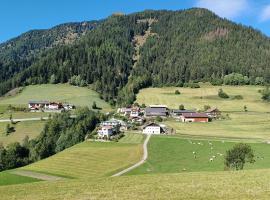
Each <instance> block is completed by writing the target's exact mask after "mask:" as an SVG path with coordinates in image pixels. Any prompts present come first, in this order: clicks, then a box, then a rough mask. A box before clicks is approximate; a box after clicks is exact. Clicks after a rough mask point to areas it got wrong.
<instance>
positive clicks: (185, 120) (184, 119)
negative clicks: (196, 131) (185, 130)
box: [181, 117, 208, 122]
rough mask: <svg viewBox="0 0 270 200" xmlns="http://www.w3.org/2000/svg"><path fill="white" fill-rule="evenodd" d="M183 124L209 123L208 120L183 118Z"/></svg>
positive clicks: (204, 118)
mask: <svg viewBox="0 0 270 200" xmlns="http://www.w3.org/2000/svg"><path fill="white" fill-rule="evenodd" d="M181 119H182V122H208V118H206V117H202V118H181Z"/></svg>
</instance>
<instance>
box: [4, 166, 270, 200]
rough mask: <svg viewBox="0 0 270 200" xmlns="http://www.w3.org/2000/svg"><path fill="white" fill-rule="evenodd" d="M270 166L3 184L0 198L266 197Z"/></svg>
mask: <svg viewBox="0 0 270 200" xmlns="http://www.w3.org/2000/svg"><path fill="white" fill-rule="evenodd" d="M269 179H270V170H248V171H238V172H200V173H181V174H163V175H162V174H158V175H157V174H156V175H143V176H142V175H141V176H124V177H115V178H105V179H98V180H91V179H79V180H68V181H58V182H51V183H48V182H38V183H30V184H24V185H10V186H2V187H0V193H1V200H10V199H13V200H16V199H20V200H47V199H50V200H51V199H54V200H56V199H59V200H60V199H76V200H85V199H137V200H141V199H142V200H143V199H205V200H216V199H235V200H236V199H237V200H238V199H245V200H247V199H250V200H251V199H252V200H254V199H265V200H268V199H269V196H270V185H269Z"/></svg>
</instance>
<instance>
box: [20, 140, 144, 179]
mask: <svg viewBox="0 0 270 200" xmlns="http://www.w3.org/2000/svg"><path fill="white" fill-rule="evenodd" d="M141 154H142V147H141V144H124V143H114V142H84V143H81V144H78V145H75V146H74V147H71V148H69V149H67V150H65V151H63V152H60V153H58V154H56V155H54V156H51V157H49V158H47V159H44V160H41V161H39V162H36V163H34V164H31V165H29V166H26V167H24V168H23V169H26V170H31V171H37V172H44V173H49V174H54V175H60V176H67V177H73V178H98V177H104V176H108V175H110V174H112V173H113V172H116V171H117V170H119V169H122V168H125V167H127V166H130V165H132V164H134V163H136V162H137V161H138V160H140V157H141Z"/></svg>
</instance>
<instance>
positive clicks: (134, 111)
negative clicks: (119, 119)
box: [130, 107, 140, 117]
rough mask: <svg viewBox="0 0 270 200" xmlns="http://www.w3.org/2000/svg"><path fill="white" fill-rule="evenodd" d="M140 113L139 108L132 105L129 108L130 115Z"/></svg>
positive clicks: (136, 115)
mask: <svg viewBox="0 0 270 200" xmlns="http://www.w3.org/2000/svg"><path fill="white" fill-rule="evenodd" d="M139 115H140V108H139V107H133V108H131V112H130V117H138V116H139Z"/></svg>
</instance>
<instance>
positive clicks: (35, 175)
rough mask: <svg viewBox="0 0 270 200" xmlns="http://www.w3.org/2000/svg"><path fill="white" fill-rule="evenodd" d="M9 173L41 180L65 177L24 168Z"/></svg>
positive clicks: (54, 179)
mask: <svg viewBox="0 0 270 200" xmlns="http://www.w3.org/2000/svg"><path fill="white" fill-rule="evenodd" d="M9 173H11V174H15V175H19V176H27V177H31V178H36V179H39V180H43V181H59V180H64V179H65V178H63V177H59V176H52V175H47V174H42V173H39V172H33V171H26V170H15V171H11V172H9Z"/></svg>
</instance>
